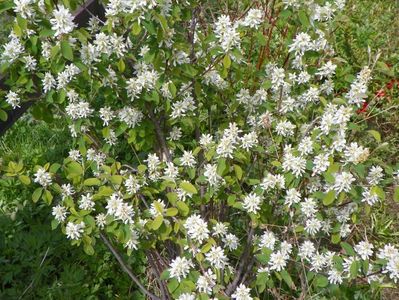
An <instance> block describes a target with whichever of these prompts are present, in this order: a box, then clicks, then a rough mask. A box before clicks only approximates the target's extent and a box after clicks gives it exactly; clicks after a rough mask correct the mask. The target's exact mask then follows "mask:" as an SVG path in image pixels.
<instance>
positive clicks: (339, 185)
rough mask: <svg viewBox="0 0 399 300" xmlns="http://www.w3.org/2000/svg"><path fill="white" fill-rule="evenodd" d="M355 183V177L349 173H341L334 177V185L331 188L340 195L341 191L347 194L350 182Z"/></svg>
mask: <svg viewBox="0 0 399 300" xmlns="http://www.w3.org/2000/svg"><path fill="white" fill-rule="evenodd" d="M354 181H355V177H353V175H352V174H351V173H349V172H345V171H344V172H341V173H338V174H336V175H335V183H334V185H333V186H332V188H333V189H334V190H335V191H336V192H337V193H340V192H342V191H344V192H349V191H350V189H351V185H352V182H354Z"/></svg>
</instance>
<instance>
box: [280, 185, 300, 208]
mask: <svg viewBox="0 0 399 300" xmlns="http://www.w3.org/2000/svg"><path fill="white" fill-rule="evenodd" d="M284 200H285V204H286V205H288V207H290V206H291V205H292V204H295V203H299V202H300V201H301V194H300V193H299V192H298V191H297V190H296V189H294V188H291V189H289V190H288V191H287V195H286V196H285V198H284Z"/></svg>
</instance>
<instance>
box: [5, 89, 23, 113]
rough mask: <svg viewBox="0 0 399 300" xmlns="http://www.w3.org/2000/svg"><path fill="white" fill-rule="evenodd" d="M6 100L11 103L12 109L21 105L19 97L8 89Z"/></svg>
mask: <svg viewBox="0 0 399 300" xmlns="http://www.w3.org/2000/svg"><path fill="white" fill-rule="evenodd" d="M6 102H7V103H8V104H10V105H11V107H12V108H13V109H15V108H17V107H21V106H20V105H19V104H20V103H21V99H20V98H19V95H18V94H17V93H16V92H13V91H9V92H8V94H7V95H6Z"/></svg>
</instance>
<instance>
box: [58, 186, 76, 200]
mask: <svg viewBox="0 0 399 300" xmlns="http://www.w3.org/2000/svg"><path fill="white" fill-rule="evenodd" d="M73 194H75V190H74V189H73V186H72V185H71V184H70V183H68V184H63V185H61V195H62V200H64V199H65V198H66V197H69V196H72V195H73Z"/></svg>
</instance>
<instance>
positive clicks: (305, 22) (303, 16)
mask: <svg viewBox="0 0 399 300" xmlns="http://www.w3.org/2000/svg"><path fill="white" fill-rule="evenodd" d="M298 17H299V22H301V24H302V25H303V26H305V27H309V26H310V22H309V18H308V15H307V14H306V12H305V11H304V10H300V11H299V12H298Z"/></svg>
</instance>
